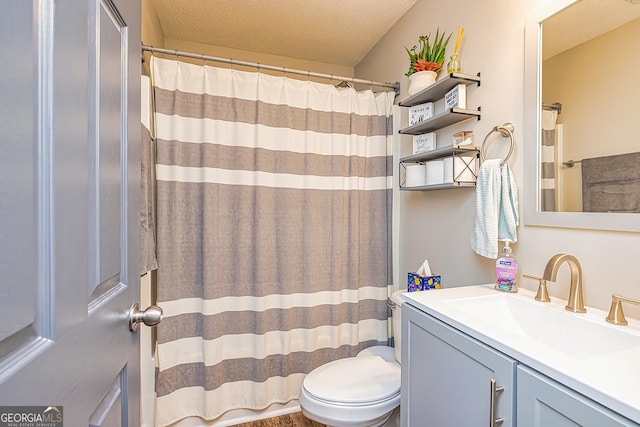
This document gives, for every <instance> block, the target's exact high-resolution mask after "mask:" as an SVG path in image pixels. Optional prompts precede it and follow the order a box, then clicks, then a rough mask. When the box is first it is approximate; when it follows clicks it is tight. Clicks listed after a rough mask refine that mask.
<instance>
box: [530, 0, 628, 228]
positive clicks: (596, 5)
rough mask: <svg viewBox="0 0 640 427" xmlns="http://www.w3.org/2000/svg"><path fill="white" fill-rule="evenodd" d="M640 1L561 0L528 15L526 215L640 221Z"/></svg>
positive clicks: (575, 221) (589, 222) (568, 220)
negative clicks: (540, 11) (534, 13)
mask: <svg viewBox="0 0 640 427" xmlns="http://www.w3.org/2000/svg"><path fill="white" fill-rule="evenodd" d="M636 3H637V2H636V1H631V0H579V1H576V2H574V1H572V0H564V1H558V2H557V4H556V5H555V7H556V9H555V10H554V9H553V8H554V6H548V7H547V9H548V10H546V11H544V12H543V13H542V14H540V15H538V16H535V17H533V18H532V19H531V20H530V22H529V23H528V24H527V36H526V38H527V47H526V63H525V103H526V104H525V144H526V146H525V153H526V154H527V156H526V158H527V159H528V160H527V161H526V162H525V189H527V190H526V200H525V218H524V219H525V222H526V223H528V224H534V225H550V226H562V227H580V228H600V229H613V230H633V231H640V218H637V217H640V215H638V216H637V217H634V216H635V215H630V213H638V212H640V126H639V125H640V123H638V121H639V119H640V53H639V52H640V51H639V50H638V45H639V43H640V4H636ZM545 13H546V15H545ZM533 159H535V161H533ZM578 212H579V213H578Z"/></svg>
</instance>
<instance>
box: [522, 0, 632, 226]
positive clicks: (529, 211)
mask: <svg viewBox="0 0 640 427" xmlns="http://www.w3.org/2000/svg"><path fill="white" fill-rule="evenodd" d="M576 1H579V0H554V1H548V2H546V3H544V4H543V5H541V6H540V7H539V8H538V9H537V10H535V11H533V12H532V13H531V14H530V17H529V19H528V20H527V24H526V28H525V64H524V65H525V66H524V142H525V143H524V189H525V193H524V196H525V200H524V223H525V224H526V225H534V226H545V227H563V228H583V229H595V230H613V231H632V232H640V214H638V213H604V212H543V211H541V210H540V206H541V201H540V191H539V188H538V187H539V182H540V152H541V150H540V143H541V141H542V130H541V123H542V122H541V120H542V118H541V116H542V112H541V111H542V108H541V106H542V28H541V24H542V21H544V20H545V19H547V18H549V17H551V16H552V15H554V14H556V13H558V12H560V11H561V10H563V9H565V8H566V7H568V6H570V5H572V4H573V3H575V2H576Z"/></svg>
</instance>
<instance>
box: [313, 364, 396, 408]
mask: <svg viewBox="0 0 640 427" xmlns="http://www.w3.org/2000/svg"><path fill="white" fill-rule="evenodd" d="M302 386H303V387H304V388H305V389H306V391H307V393H309V394H310V395H311V396H314V397H316V398H318V399H320V400H323V401H326V402H334V403H337V404H341V405H360V404H368V403H375V402H381V401H385V400H388V399H390V398H392V397H393V396H395V395H396V394H398V393H400V365H399V364H398V363H395V362H387V361H385V360H384V359H383V358H382V357H380V356H365V357H348V358H346V359H340V360H334V361H333V362H329V363H327V364H325V365H322V366H320V367H319V368H316V369H314V370H313V371H312V372H311V373H310V374H309V375H307V376H306V377H305V379H304V382H303V384H302Z"/></svg>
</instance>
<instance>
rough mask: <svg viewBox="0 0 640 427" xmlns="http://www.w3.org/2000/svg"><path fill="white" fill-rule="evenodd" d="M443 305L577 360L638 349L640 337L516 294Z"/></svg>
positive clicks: (464, 300)
mask: <svg viewBox="0 0 640 427" xmlns="http://www.w3.org/2000/svg"><path fill="white" fill-rule="evenodd" d="M443 302H444V303H446V305H449V306H450V307H451V308H452V309H453V310H455V311H458V312H461V313H464V315H466V316H471V317H473V318H474V320H475V322H476V323H477V322H481V323H482V324H484V325H485V327H489V328H491V329H494V330H498V331H500V332H501V333H507V334H509V335H515V336H519V337H523V336H524V337H526V338H528V339H530V340H533V341H534V342H535V343H536V344H537V345H540V346H544V347H546V348H548V349H549V350H552V351H554V352H559V353H562V354H565V355H567V356H570V357H573V358H577V359H586V358H593V357H599V356H602V355H605V354H609V353H613V352H618V351H621V350H626V349H629V348H633V347H638V346H640V335H637V334H633V333H629V332H628V331H626V330H624V328H621V327H619V326H610V325H608V324H606V323H605V321H604V317H603V316H597V317H596V318H595V319H594V318H593V317H594V316H588V315H584V314H576V313H571V312H569V311H566V310H564V306H562V305H560V304H559V303H557V304H546V303H541V302H538V301H535V300H533V299H531V298H527V299H524V298H523V297H522V296H520V295H517V294H500V293H494V294H490V295H483V296H474V297H468V298H454V299H447V300H444V301H443ZM600 317H601V318H600Z"/></svg>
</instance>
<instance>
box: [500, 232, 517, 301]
mask: <svg viewBox="0 0 640 427" xmlns="http://www.w3.org/2000/svg"><path fill="white" fill-rule="evenodd" d="M517 279H518V263H517V262H516V260H515V259H514V258H513V257H512V256H511V248H510V247H509V242H505V244H504V248H502V257H500V258H498V259H497V260H496V284H495V288H496V290H498V291H502V292H518V282H517Z"/></svg>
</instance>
